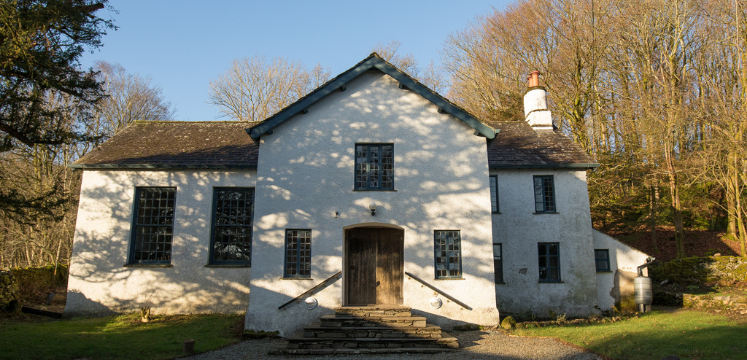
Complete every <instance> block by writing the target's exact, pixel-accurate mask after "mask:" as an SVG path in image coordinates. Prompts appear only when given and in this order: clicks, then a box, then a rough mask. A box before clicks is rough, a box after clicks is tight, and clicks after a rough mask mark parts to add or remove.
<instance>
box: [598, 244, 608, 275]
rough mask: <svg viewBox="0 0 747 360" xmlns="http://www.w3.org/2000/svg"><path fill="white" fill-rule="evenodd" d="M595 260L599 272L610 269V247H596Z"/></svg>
mask: <svg viewBox="0 0 747 360" xmlns="http://www.w3.org/2000/svg"><path fill="white" fill-rule="evenodd" d="M594 262H595V263H596V264H597V272H605V271H610V251H609V249H594Z"/></svg>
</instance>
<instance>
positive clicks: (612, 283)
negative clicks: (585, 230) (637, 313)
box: [592, 229, 648, 310]
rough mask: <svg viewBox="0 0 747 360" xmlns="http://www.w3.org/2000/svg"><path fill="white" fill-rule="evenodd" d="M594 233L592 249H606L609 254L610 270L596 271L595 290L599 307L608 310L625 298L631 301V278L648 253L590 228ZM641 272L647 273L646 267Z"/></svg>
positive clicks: (636, 273)
mask: <svg viewBox="0 0 747 360" xmlns="http://www.w3.org/2000/svg"><path fill="white" fill-rule="evenodd" d="M592 233H593V234H594V249H607V250H609V254H610V270H611V271H610V272H599V273H597V292H598V296H599V307H600V308H601V309H602V310H609V309H611V308H612V306H616V307H617V309H618V310H621V309H620V307H619V305H620V302H621V301H622V300H624V299H625V298H627V300H628V301H629V302H631V303H632V302H633V299H632V298H633V296H634V285H633V280H634V279H635V278H636V276H638V266H639V265H643V264H645V263H646V258H647V257H648V254H646V253H643V252H641V251H639V250H636V249H633V248H632V247H630V246H628V245H625V244H623V243H622V242H620V241H619V240H617V239H615V238H613V237H611V236H609V235H607V234H604V233H602V232H600V231H597V230H594V229H592ZM643 274H644V275H648V269H645V268H644V269H643Z"/></svg>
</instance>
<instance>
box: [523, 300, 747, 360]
mask: <svg viewBox="0 0 747 360" xmlns="http://www.w3.org/2000/svg"><path fill="white" fill-rule="evenodd" d="M515 333H516V334H517V335H524V336H543V337H555V338H558V339H561V340H563V341H566V342H569V343H571V344H575V345H578V346H580V347H582V348H585V349H588V350H591V351H594V352H596V353H599V354H602V355H605V356H607V357H610V358H613V359H630V360H638V359H640V360H644V359H645V360H650V359H661V358H663V357H665V356H668V355H676V356H679V357H680V358H681V359H683V360H685V359H690V360H696V359H718V360H726V359H732V360H736V359H744V358H745V354H747V341H745V339H747V324H745V323H737V322H734V321H731V320H729V319H728V318H727V317H725V316H721V315H715V314H710V313H706V312H700V311H694V310H690V311H677V312H674V313H664V312H656V311H654V312H652V313H649V314H646V315H644V316H641V317H640V318H631V319H629V320H626V321H621V322H615V323H606V324H593V325H578V326H576V325H565V326H551V327H542V328H530V329H519V330H516V332H515Z"/></svg>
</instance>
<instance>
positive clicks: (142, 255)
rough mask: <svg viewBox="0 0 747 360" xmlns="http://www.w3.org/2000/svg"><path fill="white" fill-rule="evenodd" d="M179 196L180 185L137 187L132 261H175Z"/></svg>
mask: <svg viewBox="0 0 747 360" xmlns="http://www.w3.org/2000/svg"><path fill="white" fill-rule="evenodd" d="M175 197H176V188H173V187H140V188H137V189H136V190H135V216H134V218H133V224H132V243H131V244H130V261H129V262H130V263H134V264H137V263H140V264H170V263H171V239H172V236H173V233H174V202H175Z"/></svg>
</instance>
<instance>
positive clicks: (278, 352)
mask: <svg viewBox="0 0 747 360" xmlns="http://www.w3.org/2000/svg"><path fill="white" fill-rule="evenodd" d="M451 351H457V349H451V348H435V347H434V348H378V349H360V348H352V349H349V348H337V349H278V350H273V351H270V353H269V354H270V355H358V354H371V355H376V354H406V353H407V354H438V353H443V352H451Z"/></svg>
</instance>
